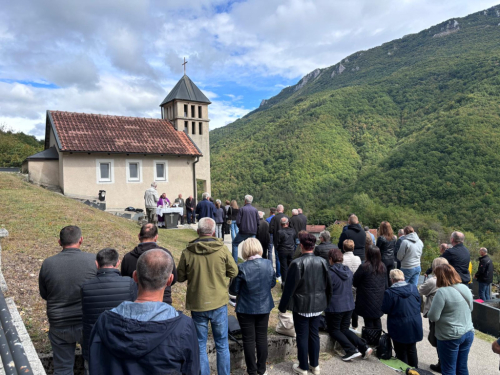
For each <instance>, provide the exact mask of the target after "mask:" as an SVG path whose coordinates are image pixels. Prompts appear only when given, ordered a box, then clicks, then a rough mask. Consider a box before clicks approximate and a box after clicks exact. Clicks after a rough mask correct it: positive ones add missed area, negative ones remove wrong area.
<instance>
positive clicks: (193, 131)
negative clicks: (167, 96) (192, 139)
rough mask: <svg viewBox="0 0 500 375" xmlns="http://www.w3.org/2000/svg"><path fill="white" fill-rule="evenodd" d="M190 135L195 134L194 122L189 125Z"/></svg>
mask: <svg viewBox="0 0 500 375" xmlns="http://www.w3.org/2000/svg"><path fill="white" fill-rule="evenodd" d="M191 134H196V122H193V123H192V124H191Z"/></svg>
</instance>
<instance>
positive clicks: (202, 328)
mask: <svg viewBox="0 0 500 375" xmlns="http://www.w3.org/2000/svg"><path fill="white" fill-rule="evenodd" d="M191 317H192V318H193V322H194V325H195V327H196V334H197V336H198V345H199V347H200V366H201V375H210V365H209V363H208V355H207V336H208V322H210V324H211V326H212V334H213V335H214V341H215V349H216V350H217V373H218V374H219V375H229V373H230V372H231V363H230V361H229V343H228V341H227V305H224V306H222V307H219V308H218V309H215V310H210V311H191Z"/></svg>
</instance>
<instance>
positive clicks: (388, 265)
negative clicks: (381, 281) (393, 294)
mask: <svg viewBox="0 0 500 375" xmlns="http://www.w3.org/2000/svg"><path fill="white" fill-rule="evenodd" d="M382 263H384V264H385V268H386V269H387V285H389V286H391V278H390V277H389V273H390V272H391V270H392V269H394V259H382Z"/></svg>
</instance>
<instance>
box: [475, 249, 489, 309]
mask: <svg viewBox="0 0 500 375" xmlns="http://www.w3.org/2000/svg"><path fill="white" fill-rule="evenodd" d="M478 260H479V267H478V268H477V272H476V275H475V276H474V278H475V279H476V280H477V282H478V284H479V298H481V299H482V300H483V301H488V300H490V299H491V294H490V289H491V283H492V282H493V272H494V268H493V262H492V261H491V259H490V257H489V256H488V249H486V248H485V247H482V248H480V249H479V259H478Z"/></svg>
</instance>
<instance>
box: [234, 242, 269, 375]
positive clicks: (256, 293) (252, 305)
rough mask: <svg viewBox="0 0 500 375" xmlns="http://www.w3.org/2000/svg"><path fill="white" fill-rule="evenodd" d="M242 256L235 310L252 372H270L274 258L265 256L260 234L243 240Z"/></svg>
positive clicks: (235, 283)
mask: <svg viewBox="0 0 500 375" xmlns="http://www.w3.org/2000/svg"><path fill="white" fill-rule="evenodd" d="M242 257H243V259H244V260H245V262H244V263H241V264H239V265H238V269H239V272H238V276H236V277H235V278H234V279H233V281H232V282H231V285H230V286H229V293H230V294H232V295H236V296H237V298H236V309H235V310H236V316H237V318H238V322H239V323H240V327H241V334H242V336H243V351H244V354H245V363H246V365H247V372H248V375H257V374H259V375H262V374H265V373H266V361H267V326H268V323H269V313H270V312H271V310H272V309H273V308H274V302H273V296H272V294H271V289H272V288H274V286H275V285H276V275H275V273H274V268H273V265H272V263H271V261H269V260H267V259H263V258H262V245H261V244H260V242H259V240H257V239H256V238H248V239H247V240H246V241H244V242H243V244H242ZM256 347H257V361H255V348H256Z"/></svg>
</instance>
